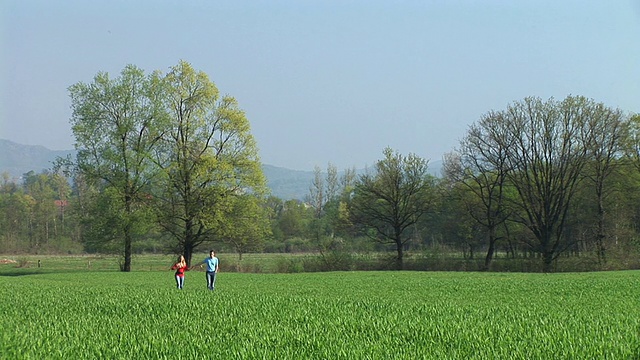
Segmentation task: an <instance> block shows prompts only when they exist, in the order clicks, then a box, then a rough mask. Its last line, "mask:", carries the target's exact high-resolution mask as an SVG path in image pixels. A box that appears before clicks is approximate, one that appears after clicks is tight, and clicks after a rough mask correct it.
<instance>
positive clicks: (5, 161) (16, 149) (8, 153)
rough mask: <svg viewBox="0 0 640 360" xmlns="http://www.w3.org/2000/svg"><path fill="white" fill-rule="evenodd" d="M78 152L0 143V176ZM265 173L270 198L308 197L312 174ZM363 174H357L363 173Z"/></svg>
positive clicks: (434, 169) (433, 169) (432, 167)
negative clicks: (0, 174)
mask: <svg viewBox="0 0 640 360" xmlns="http://www.w3.org/2000/svg"><path fill="white" fill-rule="evenodd" d="M73 153H75V150H63V151H55V150H49V149H47V148H45V147H44V146H39V145H37V146H34V145H22V144H18V143H15V142H12V141H9V140H3V139H0V173H1V172H8V173H9V175H10V176H11V177H13V178H15V179H19V178H20V177H21V176H22V175H23V174H26V173H28V172H29V171H34V172H36V173H39V172H42V171H43V170H46V169H50V168H51V167H52V165H53V161H54V160H55V159H56V158H57V157H66V156H67V155H69V154H73ZM441 168H442V161H440V160H438V161H430V162H429V172H430V173H431V174H433V175H434V176H438V177H439V176H441V174H440V171H441V170H440V169H441ZM262 171H263V172H264V175H265V177H266V178H267V187H268V188H269V189H271V194H272V195H274V196H277V197H279V198H281V199H284V200H289V199H298V200H304V198H305V196H307V195H308V194H309V188H310V187H311V181H312V180H313V178H314V176H315V173H314V172H313V171H301V170H291V169H287V168H282V167H277V166H272V165H266V164H263V165H262ZM362 172H363V171H358V173H362Z"/></svg>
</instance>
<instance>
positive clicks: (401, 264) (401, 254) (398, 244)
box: [396, 240, 404, 270]
mask: <svg viewBox="0 0 640 360" xmlns="http://www.w3.org/2000/svg"><path fill="white" fill-rule="evenodd" d="M396 248H397V251H398V257H396V270H403V269H404V262H403V258H404V250H403V248H402V241H400V240H396Z"/></svg>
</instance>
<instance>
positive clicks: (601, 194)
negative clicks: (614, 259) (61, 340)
mask: <svg viewBox="0 0 640 360" xmlns="http://www.w3.org/2000/svg"><path fill="white" fill-rule="evenodd" d="M590 111H591V114H589V116H588V119H587V121H588V122H589V123H588V130H589V131H588V133H587V134H586V136H587V138H586V139H585V140H584V141H585V143H587V144H588V146H587V156H588V159H589V162H588V164H587V167H586V171H585V176H586V178H587V180H588V181H590V182H591V183H592V184H593V189H594V195H595V198H596V204H597V209H596V213H597V230H596V246H597V251H596V252H597V254H598V260H599V261H600V262H601V263H606V249H607V247H606V243H607V241H606V238H607V231H606V213H607V212H606V209H605V200H606V199H607V197H609V195H610V194H611V191H613V190H614V189H615V188H613V187H610V186H607V183H606V181H607V179H608V178H609V177H610V176H611V175H612V173H614V172H615V171H616V170H617V169H618V167H619V166H620V164H621V162H620V161H619V159H620V158H621V157H622V156H621V155H622V153H623V149H624V139H626V138H627V136H626V131H627V127H626V126H625V121H624V116H623V113H622V111H620V110H618V109H610V108H608V107H606V106H604V105H603V104H593V106H591V107H590Z"/></svg>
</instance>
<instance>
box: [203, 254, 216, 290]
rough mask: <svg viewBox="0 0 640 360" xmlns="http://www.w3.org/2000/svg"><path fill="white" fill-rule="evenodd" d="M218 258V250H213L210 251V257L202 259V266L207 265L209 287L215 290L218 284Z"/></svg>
mask: <svg viewBox="0 0 640 360" xmlns="http://www.w3.org/2000/svg"><path fill="white" fill-rule="evenodd" d="M219 263H220V261H218V258H217V257H216V252H215V251H213V250H211V251H209V257H208V258H206V259H204V260H203V261H202V264H200V267H202V266H203V265H206V266H207V289H209V290H213V289H214V288H215V286H216V273H217V272H218V264H219Z"/></svg>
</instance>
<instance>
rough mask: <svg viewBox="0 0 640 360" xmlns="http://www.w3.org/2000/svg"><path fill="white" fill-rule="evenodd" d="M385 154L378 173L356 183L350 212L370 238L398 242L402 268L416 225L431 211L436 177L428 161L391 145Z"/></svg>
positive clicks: (368, 174) (382, 241) (361, 177)
mask: <svg viewBox="0 0 640 360" xmlns="http://www.w3.org/2000/svg"><path fill="white" fill-rule="evenodd" d="M384 156H385V158H384V159H382V160H380V161H378V162H377V163H376V165H375V170H374V173H367V174H364V175H361V176H360V178H359V179H358V181H357V182H356V185H355V189H354V194H353V200H352V202H351V209H350V214H351V216H352V221H353V223H354V224H358V225H359V226H361V227H362V228H363V231H364V232H365V233H366V234H367V235H368V236H369V237H370V238H372V239H373V240H375V241H379V242H381V243H386V244H394V245H395V247H396V252H397V257H396V267H397V269H402V268H403V258H404V253H403V251H404V246H405V244H406V243H407V242H408V241H410V240H411V238H412V237H411V231H412V230H413V229H414V227H413V225H415V224H416V223H417V222H418V221H419V220H420V218H421V217H422V216H423V215H424V214H425V213H426V212H427V211H428V210H429V207H430V203H431V195H432V194H431V189H432V180H431V177H430V175H429V174H428V173H427V164H428V162H427V161H426V160H424V159H422V158H420V157H418V156H416V155H414V154H409V155H408V156H402V155H401V154H399V153H397V152H394V151H393V150H392V149H390V148H386V149H385V150H384Z"/></svg>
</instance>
